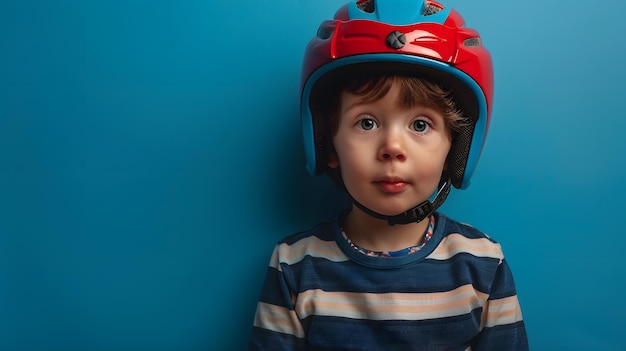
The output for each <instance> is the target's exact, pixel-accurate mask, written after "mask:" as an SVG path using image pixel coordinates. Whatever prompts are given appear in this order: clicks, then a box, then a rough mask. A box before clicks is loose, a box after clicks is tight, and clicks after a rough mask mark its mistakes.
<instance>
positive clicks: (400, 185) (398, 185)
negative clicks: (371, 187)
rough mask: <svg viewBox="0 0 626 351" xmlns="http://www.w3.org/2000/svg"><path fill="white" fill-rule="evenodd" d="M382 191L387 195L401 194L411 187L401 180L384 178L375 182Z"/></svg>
mask: <svg viewBox="0 0 626 351" xmlns="http://www.w3.org/2000/svg"><path fill="white" fill-rule="evenodd" d="M374 184H376V185H377V186H378V187H379V188H380V189H381V190H382V191H384V192H386V193H399V192H401V191H403V190H404V189H406V188H407V187H408V186H409V183H408V182H407V181H405V180H403V179H400V178H384V179H381V180H377V181H374Z"/></svg>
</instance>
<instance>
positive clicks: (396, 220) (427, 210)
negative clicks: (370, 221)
mask: <svg viewBox="0 0 626 351" xmlns="http://www.w3.org/2000/svg"><path fill="white" fill-rule="evenodd" d="M451 183H452V181H451V180H450V179H446V180H445V181H442V182H441V183H440V184H439V190H438V191H437V195H435V198H434V199H433V201H432V202H431V201H430V200H426V201H424V202H422V203H421V204H419V205H417V206H415V207H413V208H410V209H408V210H407V211H405V212H403V213H400V214H397V215H395V216H387V215H384V214H381V213H378V212H376V211H372V210H370V209H369V208H367V207H365V206H364V205H363V204H361V203H359V202H358V201H356V200H355V199H354V197H352V195H350V193H349V192H348V195H350V198H351V199H352V202H353V203H354V204H355V205H356V207H358V208H359V209H360V210H361V211H363V212H365V213H367V214H368V215H370V216H372V217H376V218H379V219H383V220H386V221H387V223H389V225H396V224H410V223H419V222H421V221H422V220H424V219H425V218H428V217H430V215H431V214H432V213H433V212H435V210H436V209H437V208H439V206H441V205H442V204H443V202H444V201H445V200H446V198H447V197H448V194H449V193H450V185H451Z"/></svg>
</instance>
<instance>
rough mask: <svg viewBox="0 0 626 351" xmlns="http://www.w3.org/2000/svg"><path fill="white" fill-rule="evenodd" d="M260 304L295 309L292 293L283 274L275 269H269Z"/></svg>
mask: <svg viewBox="0 0 626 351" xmlns="http://www.w3.org/2000/svg"><path fill="white" fill-rule="evenodd" d="M259 301H260V302H265V303H269V304H272V305H276V306H281V307H286V308H289V309H293V305H292V303H291V293H290V290H289V287H288V286H287V285H286V283H285V281H284V279H283V276H282V274H281V273H280V272H279V271H278V270H277V269H275V268H272V267H268V268H267V273H266V274H265V281H264V282H263V290H261V296H260V297H259Z"/></svg>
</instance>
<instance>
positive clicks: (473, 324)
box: [303, 308, 499, 351]
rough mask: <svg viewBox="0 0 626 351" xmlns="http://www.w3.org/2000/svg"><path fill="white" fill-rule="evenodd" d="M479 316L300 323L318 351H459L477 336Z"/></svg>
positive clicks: (333, 319) (326, 319)
mask: <svg viewBox="0 0 626 351" xmlns="http://www.w3.org/2000/svg"><path fill="white" fill-rule="evenodd" d="M481 312H482V309H481V308H477V309H475V310H474V311H473V312H472V313H471V314H466V315H462V316H456V317H449V318H438V319H430V320H425V321H390V320H386V321H373V320H355V319H350V318H340V317H323V316H311V317H308V318H306V319H305V320H303V326H304V328H305V332H306V333H307V335H308V338H309V340H311V342H314V343H316V344H317V345H316V346H317V347H319V349H325V348H330V347H332V346H333V345H334V346H335V347H336V346H337V345H342V350H344V349H345V350H364V351H365V350H372V351H380V350H413V349H415V350H459V351H462V350H465V348H467V346H469V344H470V342H471V340H472V338H473V337H474V336H475V335H476V334H477V333H478V330H479V328H480V319H481ZM313 349H316V348H313ZM490 350H491V349H490ZM493 350H499V349H497V348H495V349H493Z"/></svg>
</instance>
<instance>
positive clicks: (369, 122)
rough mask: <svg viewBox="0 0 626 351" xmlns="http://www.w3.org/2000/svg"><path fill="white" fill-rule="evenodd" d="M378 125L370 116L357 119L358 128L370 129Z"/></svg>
mask: <svg viewBox="0 0 626 351" xmlns="http://www.w3.org/2000/svg"><path fill="white" fill-rule="evenodd" d="M376 127H378V124H376V122H375V121H374V120H373V119H371V118H363V119H362V120H360V121H359V128H361V129H363V130H372V129H374V128H376Z"/></svg>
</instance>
